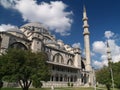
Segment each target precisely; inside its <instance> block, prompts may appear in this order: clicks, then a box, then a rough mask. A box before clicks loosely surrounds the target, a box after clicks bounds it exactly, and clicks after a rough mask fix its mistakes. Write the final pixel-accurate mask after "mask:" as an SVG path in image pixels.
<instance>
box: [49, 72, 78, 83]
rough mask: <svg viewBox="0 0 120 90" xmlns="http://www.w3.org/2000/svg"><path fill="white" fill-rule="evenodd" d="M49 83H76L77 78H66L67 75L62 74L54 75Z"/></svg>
mask: <svg viewBox="0 0 120 90" xmlns="http://www.w3.org/2000/svg"><path fill="white" fill-rule="evenodd" d="M51 81H65V82H76V81H77V76H76V75H75V76H73V75H71V76H67V75H62V74H60V75H59V74H55V75H52V76H51Z"/></svg>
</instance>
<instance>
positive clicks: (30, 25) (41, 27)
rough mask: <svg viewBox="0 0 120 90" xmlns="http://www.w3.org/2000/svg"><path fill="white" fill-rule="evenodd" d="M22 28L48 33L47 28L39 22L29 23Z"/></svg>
mask: <svg viewBox="0 0 120 90" xmlns="http://www.w3.org/2000/svg"><path fill="white" fill-rule="evenodd" d="M21 28H25V29H27V30H31V31H34V32H40V33H45V32H46V33H48V29H47V27H45V26H44V25H43V24H42V23H39V22H31V23H27V24H25V25H23V26H21Z"/></svg>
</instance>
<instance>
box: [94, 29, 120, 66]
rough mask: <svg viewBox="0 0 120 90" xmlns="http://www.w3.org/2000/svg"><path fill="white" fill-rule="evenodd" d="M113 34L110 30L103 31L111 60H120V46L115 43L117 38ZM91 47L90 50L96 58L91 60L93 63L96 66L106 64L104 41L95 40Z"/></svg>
mask: <svg viewBox="0 0 120 90" xmlns="http://www.w3.org/2000/svg"><path fill="white" fill-rule="evenodd" d="M115 36H116V34H115V33H113V32H111V31H105V37H106V38H107V41H108V43H109V46H110V50H111V57H112V62H118V61H120V46H118V45H117V44H116V40H117V39H116V38H115ZM110 38H112V39H110ZM117 38H118V37H117ZM92 48H93V50H92V51H93V53H95V55H94V56H96V57H97V58H98V61H97V60H94V61H93V65H94V66H95V67H97V68H101V67H103V66H107V65H108V59H107V51H106V50H107V46H106V41H95V42H94V43H93V44H92ZM98 54H99V55H98ZM98 56H99V57H98Z"/></svg>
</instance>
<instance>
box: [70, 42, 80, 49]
mask: <svg viewBox="0 0 120 90" xmlns="http://www.w3.org/2000/svg"><path fill="white" fill-rule="evenodd" d="M72 47H74V48H81V46H80V43H74V44H73V45H72Z"/></svg>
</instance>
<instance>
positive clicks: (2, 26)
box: [0, 24, 16, 32]
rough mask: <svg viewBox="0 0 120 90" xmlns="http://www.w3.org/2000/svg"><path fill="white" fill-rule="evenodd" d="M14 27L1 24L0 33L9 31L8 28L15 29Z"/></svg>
mask: <svg viewBox="0 0 120 90" xmlns="http://www.w3.org/2000/svg"><path fill="white" fill-rule="evenodd" d="M15 27H16V26H14V25H11V24H7V25H6V24H1V25H0V32H1V31H6V30H8V29H10V28H15Z"/></svg>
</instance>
